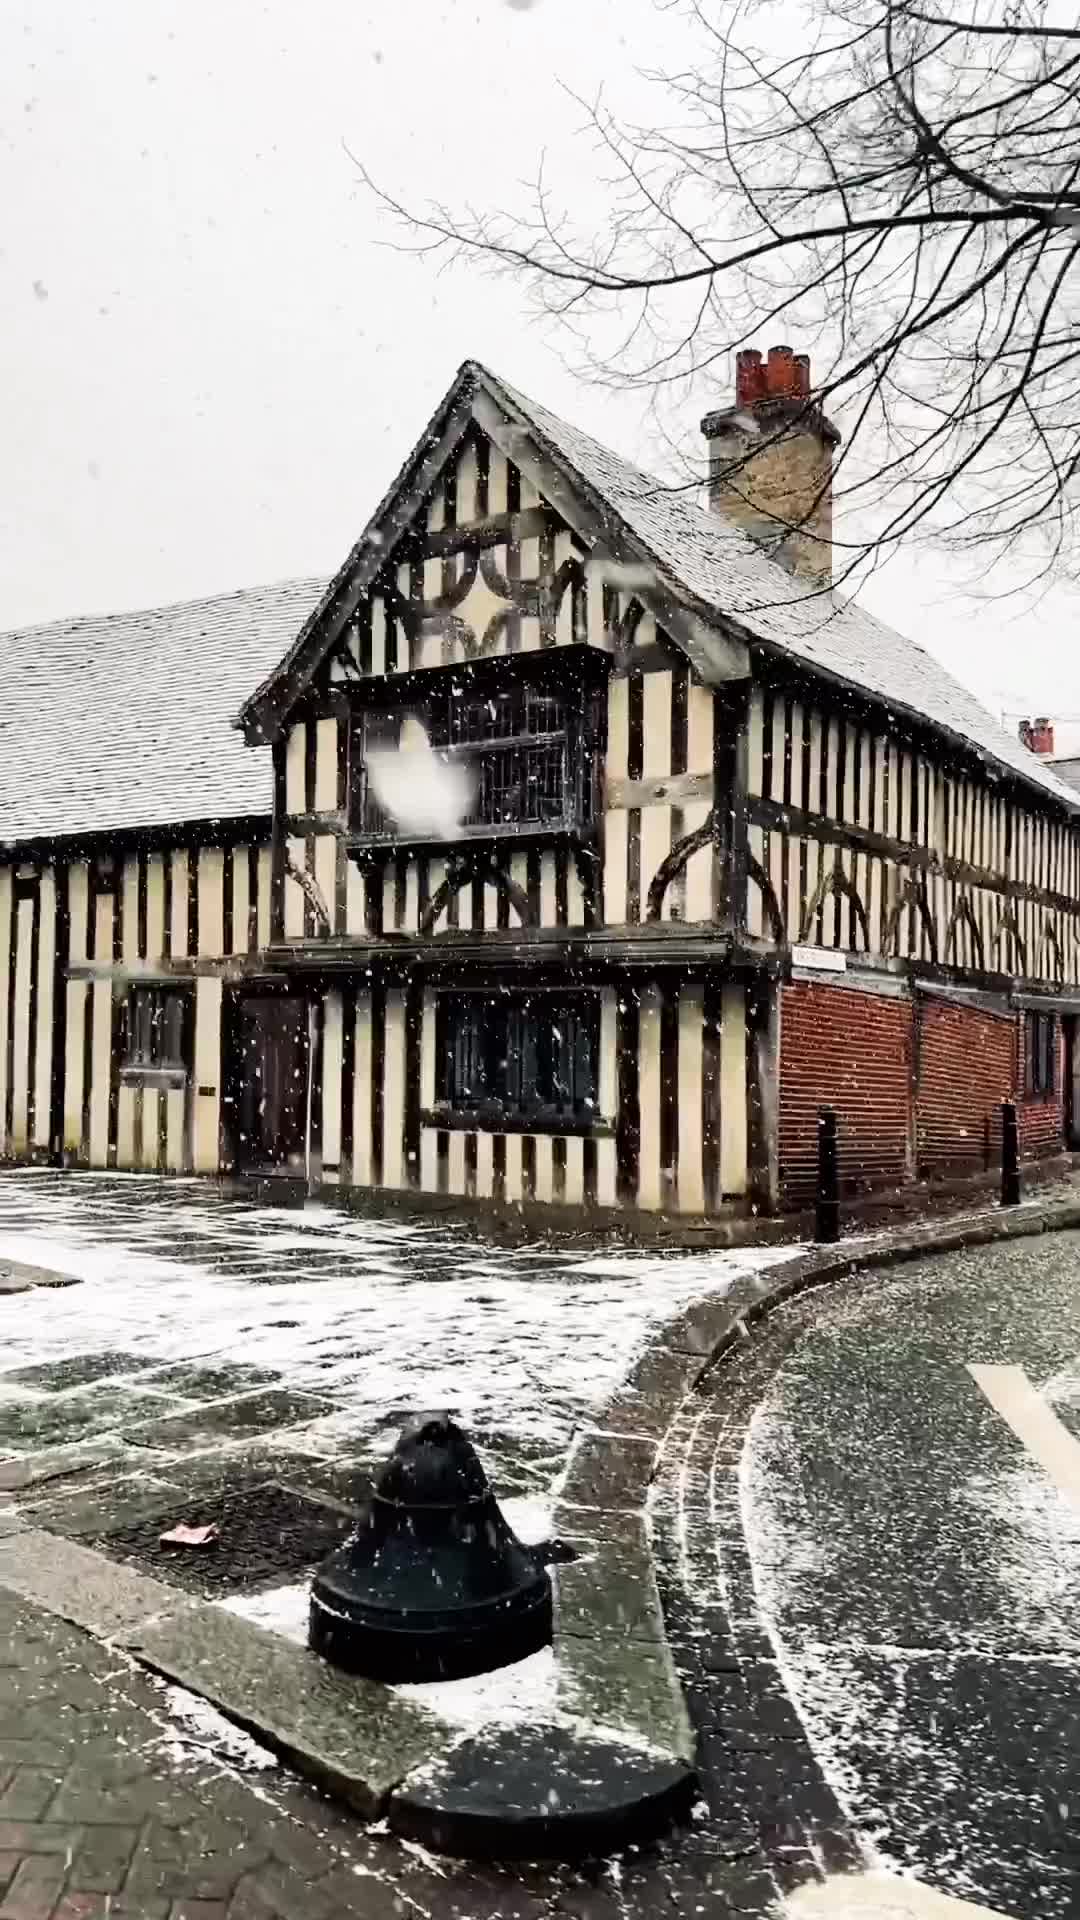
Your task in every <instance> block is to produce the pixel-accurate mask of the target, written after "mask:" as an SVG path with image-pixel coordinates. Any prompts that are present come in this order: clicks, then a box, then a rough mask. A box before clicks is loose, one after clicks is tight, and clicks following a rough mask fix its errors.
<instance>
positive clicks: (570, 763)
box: [352, 653, 600, 841]
mask: <svg viewBox="0 0 1080 1920" xmlns="http://www.w3.org/2000/svg"><path fill="white" fill-rule="evenodd" d="M559 664H560V667H561V669H562V670H561V672H560V673H558V674H557V675H556V674H555V673H554V672H552V670H551V669H550V668H549V667H548V666H547V665H546V663H545V665H544V667H542V668H531V670H530V668H527V667H526V666H525V663H524V662H516V663H515V665H516V667H517V672H516V674H515V675H514V677H513V678H510V677H508V675H507V674H505V673H503V674H501V675H497V676H492V675H490V674H485V673H483V672H475V673H473V674H469V673H467V672H466V671H464V670H462V669H451V670H449V671H448V672H438V673H437V674H435V673H429V674H424V675H416V676H414V677H413V681H414V686H415V692H414V693H413V694H412V697H408V698H400V700H399V703H395V704H394V705H393V706H381V705H380V706H370V707H365V708H364V709H363V710H362V711H361V712H360V713H359V714H358V715H357V718H356V727H355V733H354V757H353V766H354V776H353V814H352V825H353V833H354V836H355V837H356V838H357V839H360V840H375V841H379V840H389V839H402V838H404V839H409V838H416V837H418V836H417V835H416V834H415V833H410V832H409V831H408V830H404V831H399V828H398V823H396V822H395V821H394V819H393V818H392V816H391V815H390V813H389V812H388V811H387V810H386V809H385V808H384V806H383V805H382V804H381V803H380V793H379V791H377V783H376V782H374V781H373V780H372V779H371V777H370V772H369V763H370V762H371V761H372V760H373V759H374V757H375V756H376V755H383V756H385V755H387V754H391V753H393V752H394V751H395V749H397V750H400V748H401V747H402V746H403V744H404V743H405V741H406V740H407V739H408V738H409V737H410V736H409V734H408V732H407V723H408V722H409V721H419V723H420V725H421V726H422V727H423V729H424V732H425V733H426V736H427V740H428V742H429V744H430V747H431V750H432V752H433V753H434V754H435V755H436V756H437V757H438V758H439V759H441V760H443V761H445V762H446V763H447V764H450V765H454V766H457V767H459V768H460V769H461V770H462V773H463V775H464V792H465V793H466V795H467V799H466V802H465V811H464V814H463V817H462V820H461V837H462V838H465V839H479V838H497V837H502V836H513V835H515V834H522V835H537V834H539V835H544V834H551V833H567V832H574V831H578V830H580V829H582V828H583V827H585V826H586V825H587V824H588V822H589V821H590V819H591V818H592V815H593V805H594V802H593V790H594V786H595V778H596V750H597V746H598V741H597V738H596V736H597V732H598V728H599V723H600V705H599V702H598V700H597V699H596V697H595V695H593V696H592V697H590V694H589V691H588V684H587V681H586V676H585V674H584V673H583V671H582V670H581V668H580V667H578V669H577V670H576V671H575V670H574V669H573V668H572V667H571V666H570V665H569V663H568V662H567V661H566V658H565V653H564V655H563V658H562V660H561V661H560V663H559ZM530 667H531V663H530ZM411 737H412V738H413V739H415V738H416V730H415V728H414V729H413V733H412V736H411ZM382 764H384V765H385V764H386V762H385V760H384V761H383V763H382ZM419 837H423V836H422V835H421V836H419Z"/></svg>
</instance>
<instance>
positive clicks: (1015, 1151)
mask: <svg viewBox="0 0 1080 1920" xmlns="http://www.w3.org/2000/svg"><path fill="white" fill-rule="evenodd" d="M1001 1204H1002V1206H1003V1207H1018V1206H1019V1205H1020V1127H1019V1123H1018V1121H1017V1117H1016V1101H1015V1100H1003V1101H1002V1103H1001Z"/></svg>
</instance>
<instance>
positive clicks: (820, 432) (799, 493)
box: [701, 347, 840, 586]
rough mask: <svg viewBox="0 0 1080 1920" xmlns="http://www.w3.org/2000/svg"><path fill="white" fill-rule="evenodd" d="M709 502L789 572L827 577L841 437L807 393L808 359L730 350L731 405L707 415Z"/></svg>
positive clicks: (787, 351) (819, 580) (813, 579)
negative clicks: (836, 454) (837, 448)
mask: <svg viewBox="0 0 1080 1920" xmlns="http://www.w3.org/2000/svg"><path fill="white" fill-rule="evenodd" d="M701 431H702V433H703V434H704V435H705V438H706V440H707V441H708V444H709V505H710V506H711V507H712V508H713V510H714V512H716V513H722V514H724V515H725V516H726V518H727V519H729V520H734V521H735V523H736V525H737V526H740V527H742V529H743V531H744V533H748V534H749V535H750V538H751V539H752V540H755V541H756V542H757V544H758V546H759V547H762V548H763V549H764V550H765V552H766V553H768V554H769V555H770V557H771V558H772V559H773V560H778V561H779V563H780V565H781V566H782V567H786V568H787V570H788V572H789V573H794V574H796V575H797V576H798V578H799V579H801V580H805V581H807V582H808V583H810V584H813V585H815V586H821V585H827V584H828V582H829V581H830V580H831V578H832V455H833V448H834V447H835V446H837V445H838V444H839V440H840V435H839V433H838V432H837V430H836V428H835V427H834V426H833V424H832V421H831V420H826V418H825V415H824V414H823V413H822V411H821V408H820V407H819V406H817V405H816V404H815V402H814V401H813V400H812V399H811V397H810V356H809V354H806V353H793V352H792V350H791V348H790V347H770V348H769V356H768V359H767V360H763V359H762V357H761V354H760V353H759V352H758V350H757V348H756V347H748V348H746V349H745V351H743V352H742V353H737V354H736V355H735V405H734V406H733V407H725V408H722V409H721V410H720V411H719V412H717V413H707V414H706V415H705V418H704V420H703V421H702V423H701Z"/></svg>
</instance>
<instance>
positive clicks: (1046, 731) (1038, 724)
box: [1020, 719, 1054, 753]
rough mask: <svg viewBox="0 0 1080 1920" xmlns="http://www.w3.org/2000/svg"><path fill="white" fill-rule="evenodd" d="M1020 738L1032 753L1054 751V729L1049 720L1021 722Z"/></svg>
mask: <svg viewBox="0 0 1080 1920" xmlns="http://www.w3.org/2000/svg"><path fill="white" fill-rule="evenodd" d="M1020 738H1021V740H1022V741H1023V743H1024V745H1025V747H1028V748H1030V750H1031V752H1032V753H1053V751H1054V729H1053V725H1052V723H1051V722H1050V721H1049V720H1045V719H1043V720H1021V722H1020Z"/></svg>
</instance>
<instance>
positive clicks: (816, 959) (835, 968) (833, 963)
mask: <svg viewBox="0 0 1080 1920" xmlns="http://www.w3.org/2000/svg"><path fill="white" fill-rule="evenodd" d="M791 964H792V966H793V967H803V968H805V969H806V971H807V972H809V973H846V972H847V954H846V953H838V952H837V950H836V948H835V947H792V949H791Z"/></svg>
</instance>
